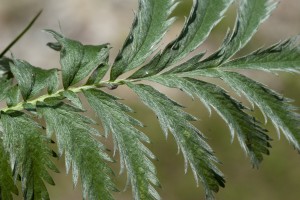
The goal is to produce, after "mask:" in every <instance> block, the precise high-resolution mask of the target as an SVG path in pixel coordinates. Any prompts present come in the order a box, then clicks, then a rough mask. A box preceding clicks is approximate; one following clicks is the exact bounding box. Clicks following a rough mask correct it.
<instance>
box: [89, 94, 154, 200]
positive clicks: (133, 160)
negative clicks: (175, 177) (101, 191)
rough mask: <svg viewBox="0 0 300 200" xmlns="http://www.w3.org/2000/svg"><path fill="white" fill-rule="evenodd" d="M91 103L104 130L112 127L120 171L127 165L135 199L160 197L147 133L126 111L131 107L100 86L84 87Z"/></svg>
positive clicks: (146, 199) (144, 199)
mask: <svg viewBox="0 0 300 200" xmlns="http://www.w3.org/2000/svg"><path fill="white" fill-rule="evenodd" d="M84 95H85V96H86V98H87V100H88V102H89V104H90V105H91V107H92V108H93V110H95V111H96V113H97V115H98V116H99V118H100V119H101V121H102V124H103V127H104V128H105V131H106V132H108V131H111V133H112V136H113V139H114V144H115V148H117V149H118V150H119V152H120V162H121V172H122V171H123V170H124V167H126V169H127V177H128V182H129V181H130V183H131V185H132V191H133V196H134V199H136V200H142V199H143V200H148V199H149V200H150V199H160V196H159V194H158V193H157V191H156V190H155V189H154V187H153V186H152V185H155V186H159V181H158V179H157V177H156V169H155V166H154V165H153V163H152V162H151V160H150V159H149V158H151V159H155V156H154V155H153V154H152V152H151V151H150V150H149V149H148V148H147V147H146V146H144V144H143V143H142V142H147V143H149V142H150V141H149V139H148V137H147V136H146V135H145V134H143V133H142V132H140V131H139V130H138V129H136V128H135V127H134V125H136V126H137V125H138V126H141V125H142V124H141V123H140V122H139V121H137V120H135V119H134V118H132V117H130V116H129V115H127V114H126V112H130V111H131V109H130V108H129V107H127V106H125V105H124V104H121V103H119V102H117V101H116V98H115V97H113V96H111V95H108V94H106V93H104V92H102V91H100V90H95V89H90V90H87V91H84Z"/></svg>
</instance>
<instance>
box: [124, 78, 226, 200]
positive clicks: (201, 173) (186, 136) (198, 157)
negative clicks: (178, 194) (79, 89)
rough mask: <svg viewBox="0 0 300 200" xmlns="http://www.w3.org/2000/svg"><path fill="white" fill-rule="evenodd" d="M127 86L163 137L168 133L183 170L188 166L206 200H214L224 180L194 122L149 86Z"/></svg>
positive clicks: (214, 158) (178, 107)
mask: <svg viewBox="0 0 300 200" xmlns="http://www.w3.org/2000/svg"><path fill="white" fill-rule="evenodd" d="M127 85H128V86H129V87H130V88H131V89H132V90H133V91H134V92H135V93H136V94H137V95H138V96H139V97H140V99H141V101H142V102H143V103H144V104H145V105H147V106H148V107H149V108H150V109H152V110H153V111H154V113H155V114H156V116H157V118H158V120H159V122H160V125H161V127H162V129H163V131H164V133H165V135H167V133H168V131H170V132H171V133H172V134H173V136H174V138H175V140H176V142H177V145H178V148H179V149H180V150H181V152H182V154H183V156H184V159H185V163H186V170H187V165H188V164H189V165H190V167H191V169H192V171H193V174H194V177H195V179H196V181H197V182H198V180H199V179H200V181H201V182H202V184H203V185H204V187H205V191H206V197H207V199H213V196H214V192H217V191H218V190H219V186H221V187H224V183H225V180H224V178H223V175H222V173H221V172H220V171H219V169H218V168H217V167H216V165H215V163H217V162H218V160H217V158H216V157H215V156H214V155H213V151H212V149H211V148H210V147H209V145H208V144H207V143H206V142H205V139H204V136H203V135H202V134H201V133H200V131H199V130H198V129H197V128H195V127H194V126H193V125H192V124H190V123H189V121H190V120H195V118H194V117H193V116H191V115H189V114H187V113H185V112H183V111H182V110H181V109H180V106H179V105H178V104H177V103H176V102H174V101H172V100H170V99H169V98H168V97H166V96H165V95H164V94H162V93H160V92H158V91H157V90H155V89H154V88H152V87H151V86H148V85H143V84H137V85H135V84H132V83H129V82H128V83H127Z"/></svg>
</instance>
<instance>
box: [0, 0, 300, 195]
mask: <svg viewBox="0 0 300 200" xmlns="http://www.w3.org/2000/svg"><path fill="white" fill-rule="evenodd" d="M190 5H191V0H190V1H184V3H182V4H181V5H180V6H179V8H178V9H177V10H176V12H175V13H176V14H177V15H179V16H180V17H179V19H181V21H179V22H178V23H176V26H174V27H173V28H172V30H173V31H172V32H170V33H168V35H167V40H171V39H172V38H174V37H175V36H176V34H178V30H179V29H180V27H181V26H182V19H183V17H182V15H184V14H187V10H188V9H189V6H190ZM136 7H137V0H85V1H84V0H64V1H58V0H0V50H1V49H3V48H4V47H5V46H6V45H7V44H8V43H9V42H10V41H11V40H12V39H13V38H14V36H16V35H17V34H18V33H19V32H20V30H21V29H22V28H23V27H24V26H25V25H26V24H27V22H28V21H29V20H30V19H31V18H32V17H33V16H34V15H35V14H36V13H37V12H38V10H39V9H43V10H44V11H43V14H42V16H41V17H40V19H39V20H38V21H37V23H36V24H35V26H34V27H33V28H32V29H31V30H30V31H29V33H28V34H27V35H26V36H25V37H24V38H23V39H22V40H21V41H20V42H19V43H17V44H16V45H15V46H14V47H13V48H12V50H11V51H12V52H13V54H14V55H15V56H16V57H17V58H21V59H25V60H27V61H29V62H30V63H32V64H33V65H36V66H43V67H47V68H48V67H58V65H59V62H58V58H59V57H58V54H57V53H56V52H53V51H52V50H50V49H49V48H47V47H46V46H45V44H46V43H47V42H49V41H52V38H51V37H50V36H49V35H47V34H46V33H43V32H41V31H40V30H42V29H46V28H50V29H54V30H57V31H59V23H60V25H61V29H62V30H61V31H62V32H63V34H65V35H66V36H68V37H70V38H73V39H77V40H80V41H81V42H82V43H91V44H100V43H106V42H110V43H111V45H112V47H113V49H112V54H111V58H114V57H115V55H116V53H117V52H118V49H119V48H120V46H121V45H122V42H123V41H124V38H125V37H126V35H127V33H128V31H129V27H130V25H131V22H132V19H133V10H134V9H136ZM230 11H233V9H231V10H230ZM226 16H227V17H226V18H225V19H224V21H223V23H222V24H221V25H219V26H218V27H217V28H216V30H215V31H214V32H213V33H212V35H211V37H210V38H209V40H208V42H206V43H205V45H204V46H203V47H202V49H208V52H212V51H213V50H215V49H216V48H217V45H219V44H220V42H221V40H222V39H223V37H224V34H225V32H226V29H227V27H228V26H232V24H233V21H234V17H235V13H234V12H228V13H227V15H226ZM298 33H300V2H299V0H284V1H283V0H282V2H281V3H280V4H279V6H278V8H277V9H276V10H275V11H274V12H273V14H272V16H271V18H270V19H269V20H268V21H267V22H265V23H264V24H263V25H262V26H261V28H260V30H259V32H258V34H256V36H255V38H254V40H252V42H251V43H250V44H249V45H247V48H246V49H245V50H244V51H243V53H246V52H250V51H252V50H254V49H255V48H258V47H261V46H264V45H269V44H271V43H274V42H276V41H278V40H280V39H284V38H287V37H289V36H292V35H296V34H298ZM165 43H166V42H165ZM247 74H248V75H249V76H252V77H255V78H256V79H257V80H259V81H261V82H263V83H265V84H267V85H268V86H270V87H271V88H273V89H275V90H277V91H278V92H280V93H283V94H284V95H286V96H288V97H290V98H293V99H297V100H296V102H295V105H298V106H299V105H300V94H299V91H300V81H299V75H291V74H280V76H279V77H278V76H274V75H266V73H257V72H252V71H251V72H248V73H247ZM120 89H123V88H120ZM160 90H162V91H164V92H167V93H168V95H169V96H171V97H172V98H174V99H176V100H177V101H179V102H181V103H182V104H184V105H186V106H187V107H188V108H187V111H189V112H192V113H193V114H195V115H196V116H197V117H199V118H201V121H200V122H197V123H196V125H197V126H198V127H199V128H200V130H201V131H203V133H205V134H206V135H207V137H208V138H209V143H210V144H211V145H212V146H213V148H214V149H215V151H216V154H217V156H218V157H219V158H220V160H221V161H222V163H223V165H222V166H220V167H221V169H222V170H223V172H224V173H225V175H226V179H227V185H226V189H224V190H221V191H220V192H219V193H218V194H217V198H218V199H219V200H240V199H242V200H254V199H255V200H282V199H285V200H297V199H300V190H299V188H300V183H299V182H300V181H299V180H300V169H299V167H300V156H299V155H298V154H297V152H296V151H294V150H293V148H292V147H291V146H289V145H288V144H287V142H286V140H285V139H284V137H282V138H281V140H280V141H278V139H277V134H276V133H275V131H274V129H273V128H271V126H270V124H267V127H268V128H269V130H270V135H271V136H272V137H273V138H274V141H273V142H272V144H273V149H272V151H271V156H269V157H266V158H265V161H264V162H263V164H262V165H261V167H260V169H259V170H254V169H251V165H250V163H249V160H248V159H247V158H246V157H245V155H244V153H243V152H242V150H241V148H240V147H239V145H238V144H237V141H236V140H235V141H234V143H233V144H230V136H229V131H228V128H227V127H226V126H225V124H224V123H223V122H222V120H221V119H220V118H219V117H218V116H217V115H216V113H213V114H212V116H211V117H208V112H207V111H206V110H205V108H204V107H203V106H202V105H201V104H200V103H199V102H198V101H191V100H190V99H189V98H187V97H185V96H183V95H182V93H180V92H178V91H177V90H167V89H166V88H160ZM115 92H116V94H118V95H119V96H122V97H124V98H125V99H129V100H130V101H127V103H128V104H129V105H131V106H132V107H133V108H134V109H135V110H136V111H137V114H136V117H140V116H141V115H142V114H141V113H143V116H142V118H141V119H142V121H143V122H144V123H145V124H146V125H147V127H148V128H146V129H145V132H146V133H147V134H148V135H149V136H150V137H151V138H152V140H153V144H152V145H150V148H151V149H152V150H153V152H154V153H155V154H156V155H157V156H158V158H159V162H155V164H156V166H157V168H158V176H159V178H160V180H161V183H162V185H163V189H162V190H159V192H160V193H161V195H162V197H163V199H166V200H199V199H203V196H204V195H203V193H202V192H203V190H202V188H201V186H200V187H199V188H197V187H196V186H195V182H194V180H193V177H192V175H191V173H190V171H189V172H188V174H187V175H184V172H183V159H182V156H181V155H176V152H177V149H176V145H175V144H174V140H173V139H172V137H171V136H170V137H169V138H168V140H167V141H166V140H165V138H164V137H163V136H162V133H161V131H160V129H159V125H158V123H157V121H156V120H155V119H156V118H155V117H154V115H153V114H152V113H151V112H150V110H148V109H146V108H144V107H143V106H142V105H141V104H140V103H139V102H138V100H137V99H136V98H135V96H134V95H133V94H132V93H131V92H130V91H128V90H126V89H125V90H124V91H123V90H122V91H120V90H118V91H115ZM145 113H149V114H147V115H146V116H145ZM258 117H259V118H262V116H261V115H259V116H258ZM59 165H60V167H61V169H62V170H61V172H62V173H61V174H58V175H56V174H54V176H55V181H56V184H57V186H56V187H52V186H49V187H48V188H49V191H50V195H51V197H52V199H53V200H65V199H66V200H68V199H70V200H71V199H72V200H73V199H74V200H75V199H81V193H80V189H78V187H77V188H76V189H75V190H73V187H72V183H71V178H70V176H69V175H68V176H66V175H65V174H64V170H63V167H64V165H63V162H59ZM114 167H115V168H116V169H118V167H116V166H114ZM116 174H118V173H116ZM122 180H124V176H122ZM119 185H120V187H121V188H122V187H123V186H124V183H123V182H122V181H121V182H120V183H119ZM129 195H130V192H126V194H123V193H120V194H117V195H116V197H117V198H118V199H119V200H125V199H131V197H130V196H129ZM125 196H126V197H125Z"/></svg>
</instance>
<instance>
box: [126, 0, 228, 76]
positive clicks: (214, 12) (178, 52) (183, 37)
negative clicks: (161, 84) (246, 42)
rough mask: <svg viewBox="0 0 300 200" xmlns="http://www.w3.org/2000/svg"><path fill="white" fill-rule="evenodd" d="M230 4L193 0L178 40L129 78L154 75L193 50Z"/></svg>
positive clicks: (215, 0) (219, 1)
mask: <svg viewBox="0 0 300 200" xmlns="http://www.w3.org/2000/svg"><path fill="white" fill-rule="evenodd" d="M231 3H232V0H194V4H193V8H192V10H191V13H190V16H189V18H188V20H187V21H186V23H185V25H184V27H183V29H182V31H181V33H180V35H179V36H178V38H176V39H175V40H174V41H173V42H171V43H169V44H168V45H167V47H166V48H165V49H164V51H163V52H162V53H161V54H157V55H156V57H155V59H153V60H152V61H150V62H149V63H148V64H147V65H145V66H144V67H143V68H141V69H140V70H138V71H137V72H135V73H134V74H133V75H132V76H131V77H130V78H142V77H148V76H151V75H155V74H157V73H159V72H160V71H162V70H163V69H164V68H166V67H168V66H170V65H171V64H175V63H176V61H178V60H180V59H182V58H184V57H185V56H186V55H187V54H188V53H190V52H191V51H193V50H195V49H196V48H197V47H198V46H200V45H201V44H202V43H203V41H204V40H205V39H206V38H207V37H208V35H209V33H210V31H211V30H212V29H213V28H214V27H215V26H216V25H217V24H218V22H220V21H221V19H222V17H223V14H224V12H225V11H226V10H227V8H228V6H229V5H230V4H231Z"/></svg>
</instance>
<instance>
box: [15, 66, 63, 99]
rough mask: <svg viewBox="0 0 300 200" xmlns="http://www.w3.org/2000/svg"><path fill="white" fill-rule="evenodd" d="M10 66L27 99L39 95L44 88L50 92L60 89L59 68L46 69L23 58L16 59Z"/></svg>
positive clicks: (24, 97)
mask: <svg viewBox="0 0 300 200" xmlns="http://www.w3.org/2000/svg"><path fill="white" fill-rule="evenodd" d="M10 68H11V71H12V73H13V75H14V77H15V78H16V80H17V82H18V85H19V88H20V90H21V93H22V96H23V99H24V100H25V101H26V100H27V99H29V98H30V97H32V96H35V95H37V94H38V93H39V92H40V91H41V90H42V89H44V88H47V89H48V93H49V94H52V93H53V92H55V91H56V90H57V89H58V86H59V81H58V75H57V69H49V70H44V69H41V68H38V67H34V66H32V65H30V64H29V63H28V62H26V61H22V60H14V61H13V63H11V64H10Z"/></svg>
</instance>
